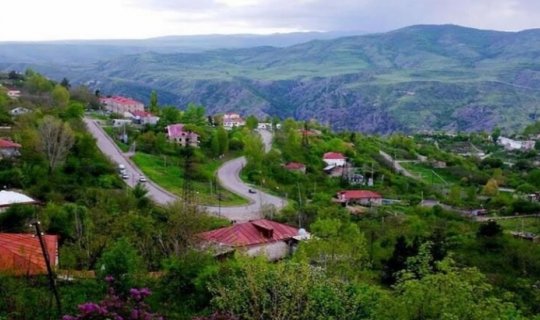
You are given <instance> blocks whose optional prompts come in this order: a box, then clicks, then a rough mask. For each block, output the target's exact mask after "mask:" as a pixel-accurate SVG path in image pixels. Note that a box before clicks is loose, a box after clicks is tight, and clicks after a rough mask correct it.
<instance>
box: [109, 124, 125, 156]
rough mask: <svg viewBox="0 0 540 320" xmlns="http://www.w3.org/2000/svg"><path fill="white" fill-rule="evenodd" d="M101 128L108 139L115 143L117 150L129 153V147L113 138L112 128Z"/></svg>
mask: <svg viewBox="0 0 540 320" xmlns="http://www.w3.org/2000/svg"><path fill="white" fill-rule="evenodd" d="M102 128H103V130H104V131H105V132H106V133H107V134H108V135H109V137H111V139H113V141H114V142H115V143H116V145H117V146H118V148H120V150H122V152H128V151H129V145H127V144H125V143H123V142H122V141H120V140H118V139H117V138H116V137H115V136H114V131H113V130H114V128H113V127H110V126H107V127H102Z"/></svg>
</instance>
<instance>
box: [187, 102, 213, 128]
mask: <svg viewBox="0 0 540 320" xmlns="http://www.w3.org/2000/svg"><path fill="white" fill-rule="evenodd" d="M205 113H206V111H205V109H204V107H203V106H198V105H196V104H194V103H190V104H188V106H187V108H186V111H184V114H183V115H182V122H183V123H185V124H194V125H196V126H200V127H202V126H204V125H206V123H207V121H206V117H205Z"/></svg>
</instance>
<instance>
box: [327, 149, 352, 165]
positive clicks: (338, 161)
mask: <svg viewBox="0 0 540 320" xmlns="http://www.w3.org/2000/svg"><path fill="white" fill-rule="evenodd" d="M323 161H324V162H325V163H326V165H327V166H328V167H330V166H332V167H343V166H344V165H345V163H346V162H347V158H345V156H344V155H343V154H341V153H339V152H327V153H325V154H324V155H323Z"/></svg>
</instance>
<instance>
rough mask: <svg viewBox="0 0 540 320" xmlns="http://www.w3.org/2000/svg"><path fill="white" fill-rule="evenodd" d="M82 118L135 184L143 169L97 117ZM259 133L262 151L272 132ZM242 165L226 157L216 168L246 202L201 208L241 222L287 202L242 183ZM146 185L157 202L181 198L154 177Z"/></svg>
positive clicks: (241, 161)
mask: <svg viewBox="0 0 540 320" xmlns="http://www.w3.org/2000/svg"><path fill="white" fill-rule="evenodd" d="M84 122H85V124H86V127H87V128H88V131H89V132H90V133H91V134H92V136H94V138H95V139H96V142H97V146H98V148H99V149H100V150H101V152H103V153H104V154H105V155H106V156H107V157H109V159H111V160H112V161H113V162H114V163H116V164H124V166H125V167H126V170H127V171H128V172H129V174H130V177H129V179H126V180H125V182H126V183H127V184H128V185H129V186H130V187H134V186H135V185H136V184H137V182H138V177H139V176H140V175H142V171H141V170H140V169H139V168H138V167H137V166H136V165H135V163H133V162H132V161H131V159H130V158H129V155H128V154H126V153H123V152H122V151H121V150H120V149H119V148H118V146H117V145H116V144H115V143H114V141H113V140H112V139H111V138H110V137H109V135H107V133H106V132H105V131H104V130H103V128H101V126H100V125H99V120H94V119H90V118H87V117H85V118H84ZM259 134H260V135H261V138H262V140H263V143H264V149H265V152H268V151H270V149H271V148H272V133H270V132H269V131H267V130H259ZM245 165H246V158H245V157H239V158H236V159H233V160H229V161H227V162H225V163H224V164H223V165H222V166H221V167H220V168H219V169H218V173H217V176H218V180H219V183H220V185H221V186H222V187H223V188H225V189H227V190H229V191H231V192H234V193H236V194H238V195H239V196H241V197H244V198H246V199H248V200H249V202H250V203H249V204H247V205H242V206H234V207H217V206H201V208H203V209H205V210H206V211H207V212H209V213H211V214H214V215H219V216H222V217H224V218H227V219H229V220H232V221H234V222H240V221H247V220H251V219H257V218H261V217H262V212H261V211H263V208H265V207H268V206H273V207H275V209H276V210H280V209H281V208H283V207H284V206H285V205H286V204H287V202H286V200H285V199H283V198H280V197H276V196H273V195H271V194H268V193H266V192H263V191H261V190H256V189H255V188H253V187H251V186H249V185H247V184H245V183H244V182H243V181H242V180H241V179H240V171H241V170H242V168H243V167H244V166H245ZM147 178H148V177H147ZM146 188H147V189H148V195H149V197H150V198H151V199H152V200H154V201H155V202H156V203H158V204H161V205H167V204H168V203H171V202H174V201H178V200H180V199H179V197H177V196H176V195H174V194H172V193H170V192H168V191H167V190H165V189H163V188H162V187H160V186H159V185H157V184H156V183H154V182H153V181H150V180H148V182H146ZM249 189H252V190H256V193H250V192H249Z"/></svg>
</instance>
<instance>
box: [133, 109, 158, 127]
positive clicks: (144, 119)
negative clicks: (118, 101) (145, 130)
mask: <svg viewBox="0 0 540 320" xmlns="http://www.w3.org/2000/svg"><path fill="white" fill-rule="evenodd" d="M131 114H132V115H133V117H132V119H133V122H135V123H136V124H142V125H145V124H149V125H156V124H157V123H158V121H159V117H156V116H154V115H153V114H151V113H150V112H146V111H139V110H135V111H133V112H132V113H131Z"/></svg>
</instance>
